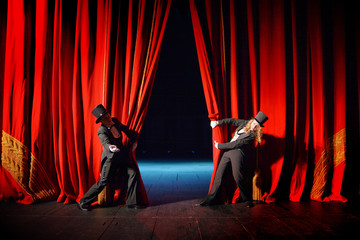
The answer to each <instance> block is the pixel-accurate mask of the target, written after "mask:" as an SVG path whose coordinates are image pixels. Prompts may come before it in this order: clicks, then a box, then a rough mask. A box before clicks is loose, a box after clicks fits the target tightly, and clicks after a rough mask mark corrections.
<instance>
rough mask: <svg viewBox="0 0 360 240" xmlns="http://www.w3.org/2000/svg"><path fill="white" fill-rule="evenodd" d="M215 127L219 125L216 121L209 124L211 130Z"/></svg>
mask: <svg viewBox="0 0 360 240" xmlns="http://www.w3.org/2000/svg"><path fill="white" fill-rule="evenodd" d="M217 125H219V123H218V121H211V122H210V126H211V127H212V128H215V127H216V126H217Z"/></svg>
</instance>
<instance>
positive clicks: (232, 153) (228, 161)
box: [203, 149, 252, 204]
mask: <svg viewBox="0 0 360 240" xmlns="http://www.w3.org/2000/svg"><path fill="white" fill-rule="evenodd" d="M229 166H231V170H232V175H233V177H234V180H235V182H236V184H237V186H238V187H239V189H240V194H241V197H242V199H243V201H251V200H252V190H251V183H250V179H251V176H250V172H251V171H250V169H249V168H248V167H247V166H246V164H245V154H244V152H243V151H242V150H239V149H234V150H229V151H226V152H225V153H224V154H223V156H222V158H221V160H220V163H219V166H218V168H217V170H216V173H215V178H214V182H213V185H212V187H211V189H210V192H209V194H208V195H207V196H206V197H205V199H204V200H203V201H205V202H207V203H208V204H215V203H217V202H216V201H217V200H218V197H219V196H218V194H219V190H220V187H221V185H222V182H223V179H224V175H225V174H224V173H225V172H226V171H225V170H226V169H227V167H229Z"/></svg>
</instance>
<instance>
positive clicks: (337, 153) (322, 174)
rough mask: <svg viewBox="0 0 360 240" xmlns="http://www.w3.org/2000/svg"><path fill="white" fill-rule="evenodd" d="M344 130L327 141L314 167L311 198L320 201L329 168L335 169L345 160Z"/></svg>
mask: <svg viewBox="0 0 360 240" xmlns="http://www.w3.org/2000/svg"><path fill="white" fill-rule="evenodd" d="M345 153H346V129H345V128H344V129H342V130H340V131H339V132H337V133H336V134H335V135H334V136H332V137H331V138H329V139H328V141H327V143H326V146H325V149H324V151H323V152H322V153H321V157H320V159H319V161H318V162H317V163H316V165H315V170H314V183H313V187H312V190H311V198H313V199H320V198H321V196H322V194H323V193H324V191H325V185H326V181H327V176H328V173H329V170H330V169H331V168H336V167H337V166H339V165H340V164H341V163H343V162H345V160H346V156H345Z"/></svg>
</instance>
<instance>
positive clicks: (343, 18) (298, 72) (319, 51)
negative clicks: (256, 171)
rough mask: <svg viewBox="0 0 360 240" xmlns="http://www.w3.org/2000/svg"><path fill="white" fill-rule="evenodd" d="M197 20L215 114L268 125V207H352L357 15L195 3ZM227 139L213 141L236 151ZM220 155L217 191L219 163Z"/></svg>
mask: <svg viewBox="0 0 360 240" xmlns="http://www.w3.org/2000/svg"><path fill="white" fill-rule="evenodd" d="M190 11H191V16H192V23H193V29H194V37H195V42H196V47H197V54H198V58H199V65H200V71H201V77H202V81H203V86H204V93H205V98H206V102H207V107H208V112H209V114H210V115H212V114H219V113H220V114H219V115H218V118H225V117H233V118H245V119H246V118H249V117H250V116H253V115H254V114H256V112H257V111H259V110H261V111H263V112H265V113H266V114H267V115H268V116H269V121H268V122H267V123H266V126H265V127H264V128H263V132H264V141H263V143H262V145H261V146H260V147H259V149H258V150H259V164H260V167H261V169H262V178H263V189H262V190H263V193H264V194H263V200H264V201H265V202H274V201H275V200H276V199H277V198H279V197H280V196H282V195H284V194H286V193H287V194H288V198H289V199H290V200H291V201H300V200H301V199H304V198H311V199H313V200H318V201H329V200H336V201H346V198H345V197H344V196H343V193H342V190H343V187H344V174H345V168H346V162H347V161H353V159H352V158H350V159H349V160H348V159H347V158H346V156H347V149H346V146H347V144H346V139H347V134H348V131H347V130H346V129H348V128H355V129H357V128H358V121H349V120H347V119H346V116H348V115H349V114H348V113H347V112H346V111H347V109H352V107H350V106H351V99H353V98H354V97H356V98H357V99H358V97H357V96H358V93H355V92H351V94H350V95H349V94H346V93H349V92H350V91H349V90H347V89H349V88H351V87H352V86H353V85H354V83H355V84H356V86H354V87H356V88H358V86H359V80H358V78H356V76H354V75H350V74H349V72H351V71H356V70H354V69H353V66H352V65H351V64H349V63H350V61H351V60H355V59H353V58H352V56H351V55H346V53H347V52H351V51H354V50H355V49H353V50H351V47H354V46H355V45H356V43H357V42H358V40H359V39H358V38H357V37H356V32H358V31H357V30H356V27H355V26H358V23H357V22H356V23H353V22H351V21H353V20H355V19H357V18H356V17H355V16H352V15H351V14H355V13H354V12H352V11H351V5H346V4H344V3H342V2H340V1H330V2H329V3H327V4H325V3H323V2H321V1H315V2H314V1H307V2H306V1H305V2H304V1H296V0H292V1H283V0H272V1H265V0H259V1H251V0H246V1H245V0H244V1H233V0H228V1H215V0H214V1H194V0H190ZM349 15H350V16H349ZM225 16H226V17H225ZM349 20H351V21H349ZM357 20H358V19H357ZM351 41H354V42H356V43H355V44H354V45H351V44H349V45H347V43H349V42H351ZM356 72H357V71H356ZM354 77H355V79H356V80H354ZM209 86H210V87H212V88H210V87H209ZM209 89H210V90H209ZM229 93H230V94H229ZM356 101H357V100H356ZM229 102H230V104H229ZM357 104H358V103H357ZM355 117H357V116H355ZM216 119H217V118H216ZM354 122H355V124H354ZM347 124H348V126H347ZM349 124H350V125H349ZM215 129H216V128H215ZM216 131H218V132H216ZM226 133H227V131H226V130H224V129H221V130H220V129H219V130H214V132H213V139H214V140H217V141H219V142H221V141H228V139H227V136H226ZM354 138H355V139H358V136H356V135H352V136H351V139H354ZM357 144H358V140H357V141H356V142H355V143H353V144H352V145H351V146H357ZM350 150H351V149H350ZM350 152H351V154H352V155H351V157H355V158H356V155H355V154H354V152H355V151H352V150H351V151H350ZM214 153H216V154H214V156H213V161H214V172H213V175H212V179H211V183H210V187H211V185H212V181H213V178H214V175H215V172H216V168H217V164H218V162H219V159H220V157H221V154H219V153H218V152H216V150H214ZM252 161H255V158H254V157H253V159H252ZM355 185H356V183H355ZM227 188H228V189H230V188H232V187H227ZM280 193H281V194H280ZM237 194H238V191H237V192H235V194H234V198H233V199H232V201H233V202H234V201H236V199H237ZM224 201H225V202H226V201H227V200H224Z"/></svg>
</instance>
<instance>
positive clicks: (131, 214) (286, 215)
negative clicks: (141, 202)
mask: <svg viewBox="0 0 360 240" xmlns="http://www.w3.org/2000/svg"><path fill="white" fill-rule="evenodd" d="M139 166H140V169H141V172H142V177H143V180H144V183H145V187H146V189H147V191H148V196H149V200H150V203H151V205H150V206H149V207H148V208H146V209H141V210H135V209H128V208H126V207H122V206H114V207H106V208H100V207H97V208H93V209H92V210H91V211H89V212H81V211H80V210H78V209H77V207H76V204H68V205H64V204H62V203H57V202H55V201H51V202H45V203H39V204H33V205H20V204H16V203H13V202H8V203H4V202H0V232H1V234H2V236H3V237H5V236H6V237H5V238H2V239H354V238H355V239H356V238H357V237H356V236H357V234H358V231H359V227H360V204H359V202H348V203H339V202H329V203H319V202H314V201H307V202H304V203H292V202H280V203H273V204H255V206H254V207H253V208H250V209H249V208H246V207H245V205H244V204H243V203H239V204H230V205H218V206H212V207H194V204H195V203H197V202H198V201H199V200H200V199H201V198H202V197H204V196H205V195H206V192H207V188H208V184H209V181H210V177H211V171H212V163H211V162H206V161H200V162H178V163H171V162H168V163H164V162H162V163H160V162H148V161H146V162H143V163H142V162H139Z"/></svg>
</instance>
